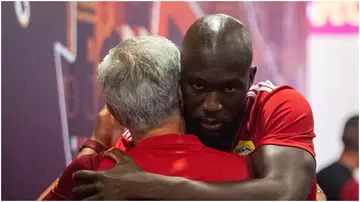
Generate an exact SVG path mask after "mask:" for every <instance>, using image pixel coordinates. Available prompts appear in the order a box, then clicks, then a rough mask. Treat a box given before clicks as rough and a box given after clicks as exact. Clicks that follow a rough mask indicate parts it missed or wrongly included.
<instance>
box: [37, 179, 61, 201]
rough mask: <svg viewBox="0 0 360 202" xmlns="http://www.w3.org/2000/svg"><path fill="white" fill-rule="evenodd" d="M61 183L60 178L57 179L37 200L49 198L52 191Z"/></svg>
mask: <svg viewBox="0 0 360 202" xmlns="http://www.w3.org/2000/svg"><path fill="white" fill-rule="evenodd" d="M58 182H59V178H57V179H56V180H55V181H54V182H53V183H52V184H51V185H50V186H49V187H48V188H47V189H46V190H45V191H44V192H43V193H42V194H41V195H40V196H39V198H38V199H37V201H42V200H43V199H44V197H45V196H47V195H48V194H49V193H50V191H51V190H52V189H53V188H54V187H56V184H57V183H58Z"/></svg>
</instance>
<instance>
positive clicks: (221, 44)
mask: <svg viewBox="0 0 360 202" xmlns="http://www.w3.org/2000/svg"><path fill="white" fill-rule="evenodd" d="M251 63H252V45H251V39H250V37H249V33H248V31H247V30H246V28H245V27H244V26H243V24H242V23H240V22H239V21H238V20H236V19H234V18H232V17H230V16H227V15H223V14H215V15H209V16H205V17H202V18H200V19H198V20H197V21H196V22H195V23H194V24H192V25H191V26H190V28H189V29H188V31H187V32H186V34H185V37H184V40H183V43H182V45H181V68H182V71H181V80H180V84H181V88H182V94H183V98H184V99H183V101H184V102H183V104H184V117H185V121H186V128H187V130H188V131H189V132H190V133H193V134H196V135H197V136H198V137H199V138H200V140H201V141H202V142H203V143H205V144H206V145H207V146H210V147H213V148H216V149H219V150H223V151H233V152H235V153H237V154H240V155H250V157H251V159H252V167H253V170H254V172H255V176H256V177H255V178H254V179H252V180H248V181H243V182H228V183H203V182H197V181H192V180H188V179H184V178H172V177H164V176H160V175H156V174H149V175H147V177H146V178H144V177H143V175H144V172H143V171H136V172H132V171H131V170H134V169H135V170H139V169H138V167H137V166H136V165H135V164H126V163H120V164H119V165H118V166H116V167H115V168H113V169H111V170H108V171H105V172H91V171H79V172H77V173H75V175H74V180H75V181H76V182H77V183H78V184H79V186H78V187H76V188H75V189H74V191H75V192H76V194H77V195H79V197H81V198H85V199H86V198H87V197H92V198H94V199H96V198H97V197H101V198H104V199H110V198H111V199H127V198H133V197H135V198H143V197H144V198H157V199H165V200H172V199H180V200H181V199H182V200H194V199H198V200H305V199H310V200H315V196H316V180H315V167H316V166H315V165H316V163H315V153H314V146H313V138H314V137H315V134H314V122H313V114H312V111H311V108H310V106H309V104H308V102H307V101H306V99H305V98H304V97H303V96H302V95H301V94H300V93H299V92H297V91H296V90H295V89H293V88H291V87H289V86H274V85H273V84H272V83H271V82H260V83H258V84H256V85H253V86H252V84H253V81H254V77H255V73H256V67H251ZM99 141H101V140H99ZM205 167H206V165H204V168H205ZM128 172H132V174H131V176H129V175H127V173H128ZM239 172H241V171H239ZM145 173H146V172H145ZM95 185H101V186H95ZM115 185H116V186H115ZM119 187H121V189H120V188H119ZM154 187H155V188H154Z"/></svg>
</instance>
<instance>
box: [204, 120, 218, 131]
mask: <svg viewBox="0 0 360 202" xmlns="http://www.w3.org/2000/svg"><path fill="white" fill-rule="evenodd" d="M200 125H201V126H202V127H203V128H205V129H206V130H209V131H215V130H218V129H220V128H221V126H222V125H223V123H222V122H220V121H218V120H215V119H203V120H202V121H201V123H200Z"/></svg>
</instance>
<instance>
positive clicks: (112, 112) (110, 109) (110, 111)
mask: <svg viewBox="0 0 360 202" xmlns="http://www.w3.org/2000/svg"><path fill="white" fill-rule="evenodd" d="M105 105H106V108H107V109H108V111H109V113H110V114H111V116H112V117H113V118H114V119H115V120H116V121H117V122H119V124H120V125H123V124H122V123H121V121H120V120H119V119H118V117H116V115H115V112H114V110H113V109H112V108H111V106H110V105H108V104H107V103H106V104H105Z"/></svg>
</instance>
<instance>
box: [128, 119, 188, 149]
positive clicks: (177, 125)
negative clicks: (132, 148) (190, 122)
mask: <svg viewBox="0 0 360 202" xmlns="http://www.w3.org/2000/svg"><path fill="white" fill-rule="evenodd" d="M130 133H131V134H132V138H133V141H134V143H135V144H136V143H137V142H138V141H141V140H143V139H146V138H150V137H153V136H160V135H166V134H173V133H177V134H183V133H185V124H184V120H183V118H182V117H181V116H180V114H179V113H177V114H176V115H174V116H172V117H171V118H169V119H168V120H167V121H166V122H165V123H164V124H162V125H161V126H159V127H157V128H154V129H150V130H147V131H143V132H135V131H131V130H130Z"/></svg>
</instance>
